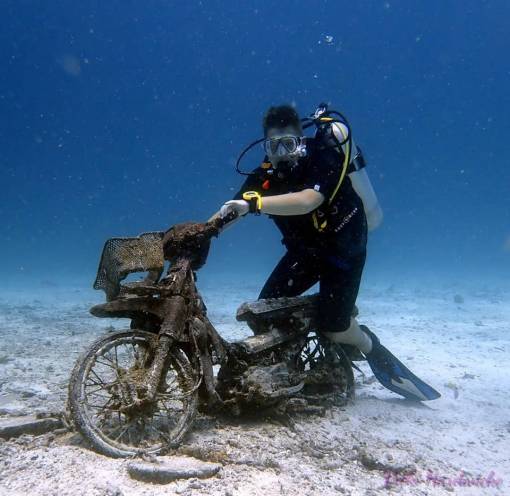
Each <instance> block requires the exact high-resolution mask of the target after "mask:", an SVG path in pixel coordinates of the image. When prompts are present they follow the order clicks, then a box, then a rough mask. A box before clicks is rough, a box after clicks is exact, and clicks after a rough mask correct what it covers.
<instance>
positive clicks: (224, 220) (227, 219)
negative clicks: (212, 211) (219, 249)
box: [208, 210, 239, 232]
mask: <svg viewBox="0 0 510 496" xmlns="http://www.w3.org/2000/svg"><path fill="white" fill-rule="evenodd" d="M238 217H239V214H238V213H237V211H235V210H231V211H230V212H229V213H228V214H227V215H225V216H224V217H216V219H214V220H213V221H211V222H208V224H213V225H214V227H215V228H216V229H218V231H219V232H221V230H222V229H224V228H225V227H226V226H227V225H228V224H230V223H231V222H233V221H235V220H236V219H237V218H238Z"/></svg>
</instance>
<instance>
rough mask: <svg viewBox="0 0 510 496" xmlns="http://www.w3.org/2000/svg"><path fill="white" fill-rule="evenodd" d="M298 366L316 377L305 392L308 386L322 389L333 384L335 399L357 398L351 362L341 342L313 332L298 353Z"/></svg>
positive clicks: (313, 388) (311, 388)
mask: <svg viewBox="0 0 510 496" xmlns="http://www.w3.org/2000/svg"><path fill="white" fill-rule="evenodd" d="M296 367H297V369H298V370H299V371H301V372H308V374H309V375H310V377H313V378H314V379H312V380H311V382H310V383H309V384H308V385H307V386H305V394H306V390H307V389H308V390H315V391H316V392H319V391H320V390H321V388H324V387H325V388H326V390H327V389H328V388H329V387H332V389H333V391H334V397H336V400H338V401H340V402H342V401H343V400H351V399H353V398H354V394H355V385H354V374H353V371H352V364H351V361H350V360H349V358H348V357H347V355H346V353H345V352H344V350H343V348H342V346H341V345H340V344H336V343H331V342H330V341H329V340H327V339H325V338H323V337H321V336H319V335H317V334H316V333H314V332H312V333H310V334H309V335H308V336H307V338H306V340H305V343H304V345H303V347H302V348H301V351H300V353H299V354H298V355H297V356H296Z"/></svg>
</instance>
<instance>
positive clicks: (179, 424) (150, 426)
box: [68, 330, 198, 458]
mask: <svg viewBox="0 0 510 496" xmlns="http://www.w3.org/2000/svg"><path fill="white" fill-rule="evenodd" d="M156 344H157V336H156V335H155V334H153V333H150V332H145V331H139V330H129V331H121V332H116V333H113V334H109V335H107V336H103V337H101V338H99V339H98V340H97V341H95V342H94V343H93V344H92V346H91V347H90V348H89V349H88V350H87V351H86V352H85V353H83V354H82V355H81V356H80V357H79V358H78V361H77V363H76V365H75V367H74V369H73V372H72V374H71V380H70V383H69V397H68V408H69V415H70V418H71V421H72V423H73V424H74V426H75V427H76V428H77V430H78V431H79V432H80V433H81V434H82V435H83V436H84V437H85V438H86V439H87V440H88V441H89V442H90V443H91V444H92V445H93V447H94V448H95V449H97V450H98V451H100V452H101V453H103V454H105V455H108V456H112V457H116V458H117V457H128V456H135V455H140V454H160V453H162V452H164V451H166V450H168V449H169V448H173V447H176V446H177V445H178V444H179V443H180V442H181V440H182V439H183V437H184V436H185V434H186V433H187V431H188V430H189V428H190V427H191V425H192V423H193V419H194V417H195V415H196V411H197V402H198V392H197V388H196V374H195V373H194V371H193V367H192V366H191V364H190V362H189V360H188V359H187V357H186V355H185V353H184V352H183V351H182V350H181V349H180V348H178V347H177V346H173V347H172V348H171V350H170V353H169V357H168V368H167V369H166V375H165V374H164V376H163V379H162V381H161V384H160V386H159V387H158V391H157V393H156V398H155V399H154V400H152V401H149V400H147V399H146V398H145V396H144V395H145V392H146V382H147V381H146V376H147V371H148V369H149V366H150V364H151V362H152V359H153V357H154V351H155V347H156Z"/></svg>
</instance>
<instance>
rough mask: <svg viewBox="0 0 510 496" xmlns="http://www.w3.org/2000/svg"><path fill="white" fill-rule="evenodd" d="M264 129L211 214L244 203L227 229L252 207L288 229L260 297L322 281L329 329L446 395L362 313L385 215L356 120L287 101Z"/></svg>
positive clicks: (415, 382)
mask: <svg viewBox="0 0 510 496" xmlns="http://www.w3.org/2000/svg"><path fill="white" fill-rule="evenodd" d="M311 126H315V134H314V136H313V137H307V136H305V135H304V129H306V128H308V127H311ZM263 131H264V138H262V139H260V140H257V141H256V142H254V143H252V144H251V145H249V146H248V147H247V148H246V149H245V150H244V151H243V152H242V154H241V155H240V157H239V160H238V162H237V165H236V169H237V171H238V172H240V173H241V174H244V175H246V176H248V177H247V179H246V180H245V182H244V184H243V185H242V186H241V188H240V190H239V191H238V193H237V194H236V195H235V196H234V197H233V199H231V200H229V201H227V202H225V204H224V205H223V206H222V207H221V209H220V210H219V211H218V212H216V213H215V214H214V215H213V216H212V217H211V219H209V220H212V219H214V218H216V217H218V216H220V217H225V216H227V215H229V214H231V212H232V211H235V212H236V213H237V214H238V216H237V218H235V220H233V221H231V222H229V223H228V224H227V225H226V226H225V228H226V227H229V226H230V225H232V224H233V223H234V222H236V221H238V220H239V219H241V218H242V217H244V216H245V215H247V214H253V215H260V214H267V215H268V216H269V217H270V218H271V219H272V220H273V221H274V223H275V224H276V226H277V227H278V229H279V230H280V231H281V233H282V235H283V239H282V243H283V244H284V246H285V247H286V249H287V252H286V253H285V254H284V256H283V257H282V259H281V260H280V261H279V262H278V264H277V265H276V267H275V269H274V270H273V272H272V273H271V275H270V276H269V278H268V279H267V282H266V283H265V284H264V286H263V288H262V290H261V292H260V295H259V299H261V298H278V297H282V296H287V297H292V296H298V295H300V294H302V293H304V292H305V291H306V290H308V289H309V288H311V287H312V286H313V285H314V284H316V283H317V282H319V283H320V289H319V308H318V315H319V331H320V332H321V334H323V335H324V336H326V337H327V338H329V339H330V340H331V341H333V342H335V343H341V344H344V345H350V346H351V347H352V346H354V347H356V348H357V349H358V350H359V351H361V353H363V355H364V356H365V358H366V360H367V361H368V363H369V365H370V368H371V369H372V372H373V373H374V375H375V376H376V377H377V379H378V380H379V381H380V382H381V384H383V385H384V386H385V387H386V388H388V389H390V390H391V391H393V392H395V393H398V394H400V395H402V396H404V397H406V398H409V399H412V400H417V401H424V400H431V399H435V398H438V397H439V396H440V394H439V393H438V392H437V391H436V390H434V389H433V388H432V387H430V386H429V385H427V384H426V383H424V382H423V381H422V380H420V379H419V378H418V377H416V376H415V375H414V374H413V373H412V372H411V371H410V370H408V369H407V368H406V367H405V366H404V365H403V364H402V363H401V362H400V361H399V360H398V359H397V358H396V357H395V356H393V354H392V353H390V352H389V351H388V350H387V349H386V348H385V347H384V346H383V345H382V344H381V343H380V341H379V339H378V337H377V336H376V335H375V334H374V333H373V332H372V331H370V330H369V329H368V328H367V327H366V326H363V325H359V324H358V322H357V320H356V319H355V318H353V317H352V314H353V309H354V306H355V302H356V298H357V295H358V290H359V286H360V281H361V276H362V272H363V267H364V265H365V258H366V245H367V232H368V231H369V230H372V229H375V228H376V227H377V226H378V225H379V224H380V222H381V220H382V211H381V208H380V206H379V203H378V202H377V198H376V196H375V193H374V190H373V189H372V186H371V184H370V181H369V179H368V176H367V174H366V171H365V162H364V159H363V156H362V153H361V150H360V148H359V147H357V146H356V145H355V144H354V141H353V139H352V136H351V129H350V126H349V124H348V122H347V120H346V119H345V118H344V117H343V116H342V114H340V113H338V112H336V111H332V110H328V106H327V105H326V104H321V105H320V106H319V107H318V109H317V110H316V112H315V113H314V114H313V115H312V116H311V117H310V118H305V119H300V117H299V115H298V114H297V112H296V110H295V109H294V108H293V107H292V106H290V105H281V106H277V107H271V108H269V110H267V112H266V114H265V116H264V118H263ZM258 143H262V144H263V147H264V151H265V158H264V160H263V162H262V164H261V165H260V166H259V167H257V168H255V169H254V170H253V171H252V172H249V173H246V172H242V171H241V170H240V169H239V162H240V161H241V159H242V158H243V156H244V154H245V153H246V152H247V151H248V150H249V149H251V148H252V147H253V146H255V145H256V144H258ZM356 351H357V350H356ZM358 355H359V352H358Z"/></svg>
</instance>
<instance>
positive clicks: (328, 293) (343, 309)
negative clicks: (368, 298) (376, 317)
mask: <svg viewBox="0 0 510 496" xmlns="http://www.w3.org/2000/svg"><path fill="white" fill-rule="evenodd" d="M364 265H365V254H364V253H363V254H361V255H359V256H357V257H351V258H348V259H342V258H341V256H338V255H328V256H325V257H323V260H322V264H321V272H320V278H321V283H320V299H319V314H320V329H321V332H322V334H324V335H325V336H326V337H327V338H328V339H330V340H331V341H333V342H335V343H342V344H349V345H353V346H356V347H357V348H358V349H360V350H361V351H362V352H363V353H365V354H366V353H369V352H370V351H371V349H372V341H371V339H370V337H369V336H368V334H367V333H365V332H363V330H362V329H361V327H360V326H359V325H358V322H357V321H356V319H354V318H352V317H351V316H352V313H353V309H354V304H355V303H356V298H357V296H358V291H359V285H360V282H361V275H362V273H363V267H364Z"/></svg>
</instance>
